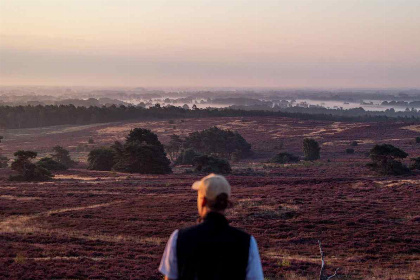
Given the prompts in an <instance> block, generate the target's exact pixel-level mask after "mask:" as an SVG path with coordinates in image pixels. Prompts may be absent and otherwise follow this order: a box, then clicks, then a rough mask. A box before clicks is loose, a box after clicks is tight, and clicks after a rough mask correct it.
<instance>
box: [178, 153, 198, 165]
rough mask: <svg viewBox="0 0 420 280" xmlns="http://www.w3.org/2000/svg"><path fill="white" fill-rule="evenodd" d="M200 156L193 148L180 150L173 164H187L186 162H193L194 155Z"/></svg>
mask: <svg viewBox="0 0 420 280" xmlns="http://www.w3.org/2000/svg"><path fill="white" fill-rule="evenodd" d="M199 156H201V154H200V153H197V152H196V151H194V150H193V149H186V150H184V151H182V152H181V154H180V155H179V157H178V158H177V159H176V160H175V164H181V165H187V164H191V165H192V164H193V162H194V159H195V158H196V157H199Z"/></svg>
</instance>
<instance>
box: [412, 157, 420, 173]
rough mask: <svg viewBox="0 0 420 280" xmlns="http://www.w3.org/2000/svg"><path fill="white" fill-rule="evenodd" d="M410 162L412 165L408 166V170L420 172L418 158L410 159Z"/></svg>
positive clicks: (419, 159) (419, 160)
mask: <svg viewBox="0 0 420 280" xmlns="http://www.w3.org/2000/svg"><path fill="white" fill-rule="evenodd" d="M411 161H412V162H413V163H412V164H411V165H410V169H412V170H420V157H416V158H412V159H411Z"/></svg>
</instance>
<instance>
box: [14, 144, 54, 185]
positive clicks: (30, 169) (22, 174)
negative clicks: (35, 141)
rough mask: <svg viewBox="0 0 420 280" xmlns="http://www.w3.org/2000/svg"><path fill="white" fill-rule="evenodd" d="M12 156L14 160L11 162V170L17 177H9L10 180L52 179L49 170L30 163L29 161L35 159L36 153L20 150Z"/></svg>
mask: <svg viewBox="0 0 420 280" xmlns="http://www.w3.org/2000/svg"><path fill="white" fill-rule="evenodd" d="M14 156H15V157H16V159H15V160H14V161H13V163H12V165H11V168H12V170H14V171H16V172H18V175H12V176H10V180H12V181H47V180H50V179H51V178H52V177H53V175H52V174H51V172H50V171H49V170H47V169H45V168H43V167H41V166H38V165H36V164H34V163H32V162H31V159H34V158H36V156H37V153H36V152H32V151H23V150H20V151H17V152H16V153H14Z"/></svg>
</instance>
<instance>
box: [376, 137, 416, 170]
mask: <svg viewBox="0 0 420 280" xmlns="http://www.w3.org/2000/svg"><path fill="white" fill-rule="evenodd" d="M407 156H408V154H407V153H406V152H404V151H403V150H401V149H399V148H397V147H394V146H393V145H390V144H382V145H375V146H374V147H373V148H372V149H371V150H370V152H369V157H370V158H371V160H372V162H371V163H369V164H368V166H369V167H371V168H372V169H373V170H375V171H377V172H379V173H381V174H384V175H403V174H407V173H410V169H408V168H407V166H405V165H404V164H403V163H402V162H401V161H399V160H398V159H404V158H406V157H407Z"/></svg>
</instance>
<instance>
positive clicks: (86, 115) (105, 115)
mask: <svg viewBox="0 0 420 280" xmlns="http://www.w3.org/2000/svg"><path fill="white" fill-rule="evenodd" d="M285 110H287V111H284V110H283V109H282V111H278V110H277V111H274V110H271V111H268V110H244V109H235V108H222V109H216V108H207V109H198V108H195V107H194V108H193V109H192V110H189V109H184V108H181V107H175V106H165V107H161V106H160V105H159V104H156V105H155V106H153V107H151V108H143V107H135V106H124V105H122V106H115V105H113V106H109V107H105V106H103V107H95V106H92V107H76V106H74V105H60V106H56V105H48V106H41V105H39V106H30V105H28V106H15V107H12V106H0V128H9V129H14V128H34V127H43V126H53V125H85V124H93V123H105V122H115V121H123V120H150V119H182V118H207V117H251V116H279V117H290V118H299V119H311V120H327V121H355V122H366V121H367V122H370V121H388V120H394V121H395V120H397V121H409V122H420V114H419V113H418V112H411V111H410V112H395V111H394V110H393V109H390V110H387V111H385V112H372V111H364V110H363V109H361V110H359V109H358V110H356V109H353V110H331V109H319V108H296V107H293V108H289V109H288V108H286V109H285ZM289 110H290V111H289ZM292 110H293V111H292Z"/></svg>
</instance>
